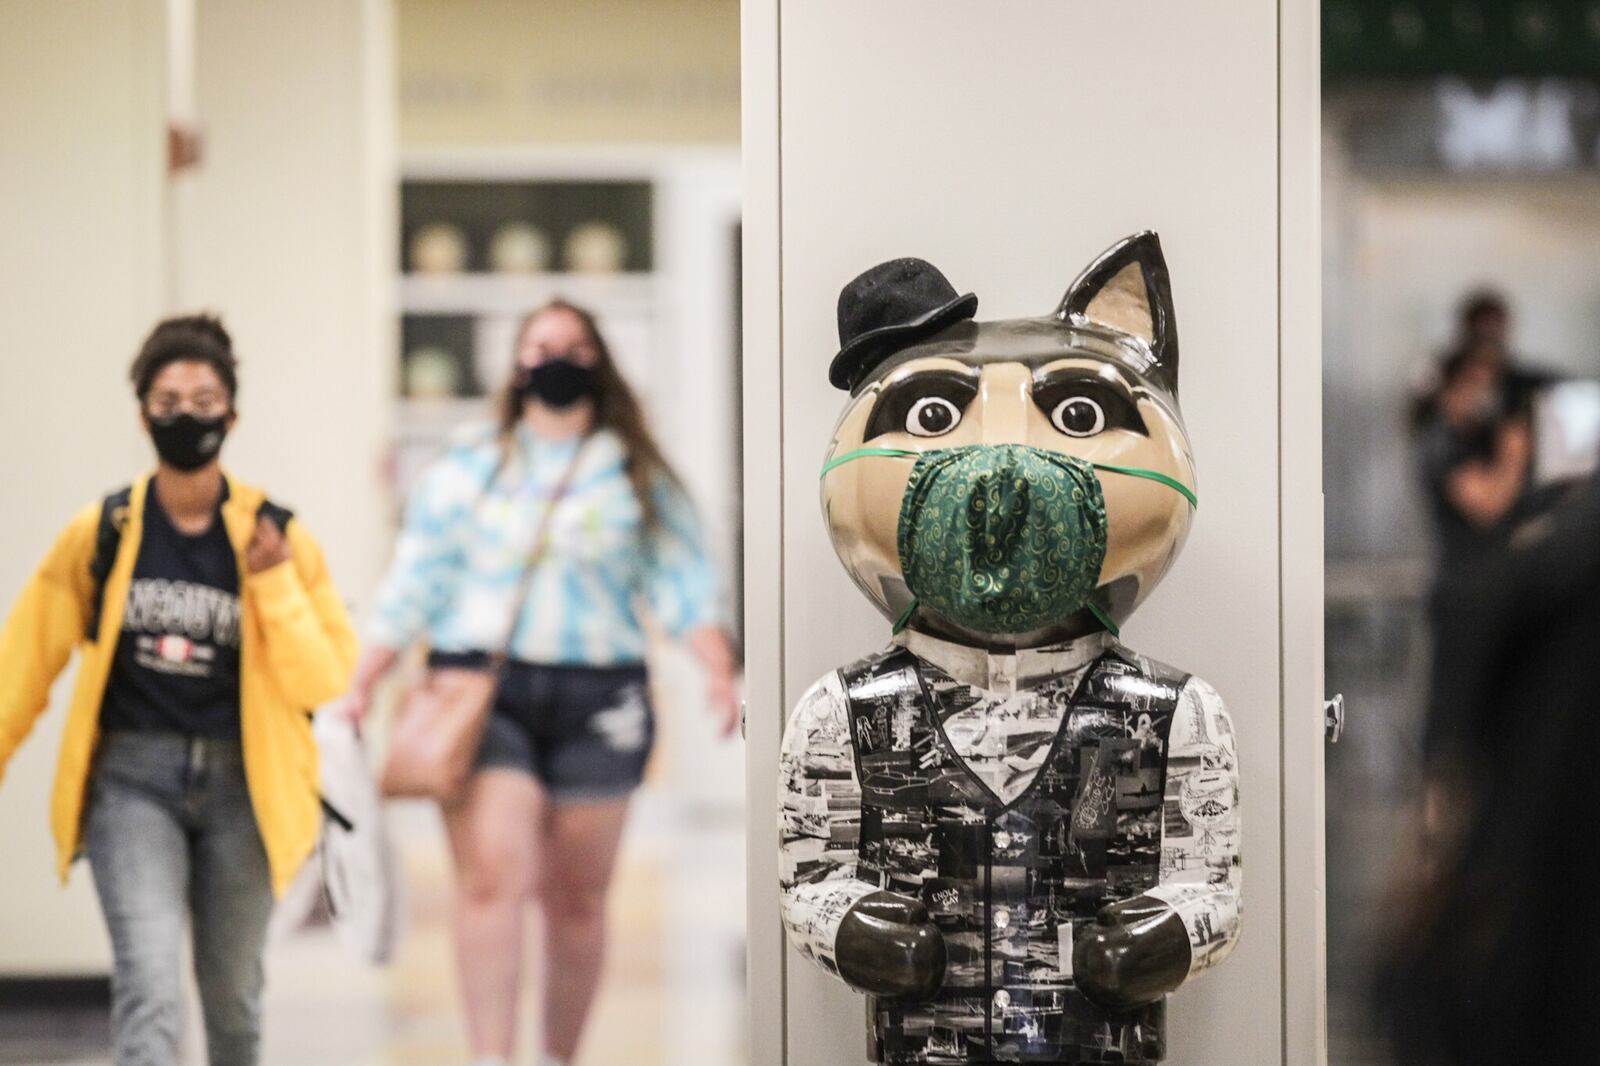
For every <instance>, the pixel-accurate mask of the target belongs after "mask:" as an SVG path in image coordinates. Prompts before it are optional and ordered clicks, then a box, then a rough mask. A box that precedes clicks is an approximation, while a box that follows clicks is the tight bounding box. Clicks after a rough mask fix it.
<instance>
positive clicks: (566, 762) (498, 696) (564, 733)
mask: <svg viewBox="0 0 1600 1066" xmlns="http://www.w3.org/2000/svg"><path fill="white" fill-rule="evenodd" d="M432 659H433V662H434V663H435V664H436V665H446V664H450V665H460V663H459V661H458V659H457V657H456V656H448V657H446V656H443V655H438V654H435V655H434V656H433V657H432ZM654 744H655V714H654V713H653V712H652V710H651V707H650V690H649V685H648V683H647V679H646V676H645V668H644V665H643V664H629V665H624V666H546V665H542V664H537V663H525V662H518V661H515V660H513V661H511V662H508V663H506V665H505V667H504V669H503V671H502V673H501V675H500V688H499V691H498V692H496V693H495V700H494V710H493V713H491V714H490V715H489V724H488V726H487V728H486V729H485V730H484V734H483V745H482V747H480V748H479V749H478V761H477V769H478V770H480V771H481V770H517V771H520V772H522V773H525V774H528V775H529V776H531V777H533V778H534V779H535V780H537V781H538V782H539V783H540V784H541V785H542V786H544V790H545V793H546V794H547V795H548V796H549V797H550V799H551V801H552V802H555V803H590V802H596V801H601V800H608V799H616V798H619V797H622V796H626V795H627V794H628V793H630V792H632V791H633V790H634V789H635V788H638V787H639V783H640V782H641V781H642V780H643V779H644V768H645V763H646V762H647V761H648V760H649V758H650V749H651V747H652V746H653V745H654Z"/></svg>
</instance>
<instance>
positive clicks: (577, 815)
mask: <svg viewBox="0 0 1600 1066" xmlns="http://www.w3.org/2000/svg"><path fill="white" fill-rule="evenodd" d="M552 499H554V501H555V502H554V509H553V511H552V510H551V506H552V504H551V501H552ZM547 511H549V512H550V521H549V524H548V527H546V528H547V529H548V533H547V540H546V542H545V545H544V548H543V549H542V553H541V554H539V560H538V563H537V565H536V567H535V568H534V570H533V571H532V574H531V579H530V580H529V583H528V591H527V595H526V598H525V599H524V600H523V601H522V603H521V604H520V614H518V616H517V618H516V619H515V622H514V625H513V627H512V630H511V633H512V636H511V641H510V649H509V655H508V657H507V662H506V663H505V666H504V668H503V671H502V673H501V678H500V685H499V690H498V693H497V695H496V698H495V702H494V706H493V710H492V713H491V715H490V719H489V724H488V728H487V730H486V732H485V736H484V739H483V743H482V747H481V749H480V752H479V755H478V759H477V768H476V770H475V772H474V774H473V777H472V779H471V782H470V784H469V785H468V787H467V790H466V793H465V795H464V796H463V798H462V799H460V800H459V801H457V802H455V803H452V804H449V805H447V807H446V809H445V811H444V818H445V826H446V831H447V834H448V836H449V841H450V848H451V852H452V855H453V857H454V860H455V865H456V871H457V885H456V893H457V898H456V906H455V932H456V941H457V954H458V965H459V968H460V979H461V985H462V990H463V994H464V999H465V1007H466V1015H467V1027H468V1035H469V1038H470V1041H471V1045H472V1051H473V1054H474V1055H475V1056H476V1061H477V1062H478V1063H480V1064H483V1066H503V1064H506V1063H509V1062H510V1060H511V1057H512V1054H513V1046H514V1043H515V1032H516V1020H517V1019H516V1013H517V1002H518V995H519V988H520V984H521V977H522V966H523V960H522V945H523V932H522V931H523V916H524V907H525V903H526V901H527V900H528V898H529V895H530V891H531V892H533V894H534V895H535V897H536V898H537V900H538V902H539V904H540V905H541V907H542V909H543V912H544V917H545V923H544V924H545V938H544V943H545V950H546V954H547V960H546V966H545V967H544V970H543V972H544V975H545V981H546V987H545V989H544V1005H545V1007H544V1024H545V1035H544V1058H542V1059H541V1060H540V1061H541V1063H542V1064H545V1066H566V1064H568V1063H570V1062H571V1061H572V1059H573V1056H574V1054H575V1052H576V1049H577V1047H578V1042H579V1038H580V1036H581V1034H582V1031H583V1025H584V1021H585V1018H586V1016H587V1014H588V1011H589V1007H590V1005H591V1003H592V1001H593V999H594V995H595V991H596V988H597V987H598V984H599V979H600V970H601V963H602V958H603V954H604V947H605V899H606V894H607V890H608V888H609V885H610V881H611V876H612V871H613V868H614V865H615V861H616V855H617V847H618V844H619V842H620V839H621V836H622V829H623V823H624V819H625V815H626V812H627V806H628V798H629V796H630V794H631V793H632V791H633V790H634V789H635V788H636V787H637V786H638V785H639V783H640V781H641V779H642V776H643V773H644V768H645V763H646V760H647V758H648V756H649V753H650V749H651V746H652V743H653V740H654V735H655V730H654V722H653V714H652V711H651V708H650V704H649V699H648V686H647V678H646V675H645V666H644V662H645V652H646V648H647V644H648V635H647V630H646V627H645V624H644V620H643V619H642V618H641V616H640V612H639V607H640V606H641V605H642V606H643V607H644V608H645V610H646V612H647V614H648V615H649V616H650V618H651V620H652V621H653V622H654V624H655V626H657V627H659V629H660V630H661V631H662V632H664V633H665V635H667V636H669V637H673V638H683V639H685V640H686V641H687V642H688V644H689V646H690V647H691V648H692V649H693V650H694V652H695V653H696V655H697V657H698V658H699V660H700V662H701V663H702V664H703V666H704V668H705V671H706V675H707V677H708V679H709V685H710V696H711V702H712V709H713V711H714V713H715V714H716V715H717V716H718V719H719V721H720V724H721V727H722V731H723V732H724V734H729V733H732V731H733V730H734V729H736V728H737V725H738V716H739V708H738V697H737V693H736V681H735V676H734V670H735V662H734V654H733V649H732V647H731V645H730V642H729V640H728V638H727V636H726V635H725V634H724V631H723V630H722V629H721V628H720V626H719V625H718V611H717V605H716V598H717V589H716V584H717V583H716V579H715V574H714V571H713V569H712V566H711V563H710V562H709V560H708V559H707V557H706V554H705V550H704V547H703V545H702V543H701V535H700V531H699V526H698V522H697V520H696V518H695V515H694V512H693V509H692V507H691V505H690V502H689V500H688V498H687V496H686V495H685V494H684V492H683V490H682V488H681V486H680V485H679V483H678V481H677V479H676V477H675V476H674V475H673V473H672V471H671V469H670V468H669V467H668V465H667V463H666V461H665V459H664V458H663V457H662V455H661V452H660V449H659V448H658V447H657V445H656V443H655V441H654V439H653V438H652V436H651V434H650V431H649V429H648V427H647V426H646V424H645V421H644V416H643V414H642V412H641V410H640V407H639V404H638V402H637V400H636V399H635V397H634V395H633V392H632V390H631V389H630V388H629V387H628V385H627V383H626V382H625V381H624V380H623V378H622V376H621V375H620V373H619V372H618V370H617V367H616V364H615V362H614V361H613V359H612V356H611V353H610V350H609V349H608V348H607V346H606V343H605V340H604V339H603V337H602V336H601V334H600V331H599V329H598V328H597V327H596V325H595V321H594V319H593V317H592V316H591V315H590V314H589V313H588V312H586V311H583V310H581V309H579V308H576V307H574V306H572V305H570V304H567V303H563V302H554V303H551V304H549V305H547V306H545V307H543V308H540V309H539V310H537V311H535V312H534V313H533V314H531V315H530V316H529V317H528V318H527V319H526V321H525V322H524V323H523V326H522V329H521V331H520V333H519V336H518V341H517V349H516V367H515V372H514V376H513V378H512V380H511V382H510V383H509V384H508V385H507V386H506V388H505V391H504V394H503V398H502V405H501V417H500V421H499V425H498V426H496V427H493V428H485V429H484V430H481V431H478V432H476V433H475V434H473V435H471V436H470V437H469V438H468V439H467V440H465V441H464V442H463V443H461V444H460V445H459V446H457V447H455V448H454V449H453V450H451V451H450V452H448V453H447V454H446V455H444V456H443V457H442V458H441V459H439V460H438V461H437V462H436V463H434V465H433V466H431V467H430V468H429V469H428V470H427V471H426V472H425V473H424V474H423V476H422V478H421V480H420V482H419V484H418V486H417V488H416V489H415V491H414V492H413V494H412V498H411V501H410V503H409V505H408V509H407V514H406V519H405V528H404V529H403V531H402V533H401V535H400V539H399V542H398V544H397V546H396V549H395V555H394V560H393V562H392V564H391V565H390V568H389V571H388V574H387V575H386V577H385V578H384V581H383V583H382V586H381V588H380V591H379V595H378V600H377V605H376V610H375V614H374V617H373V619H372V625H371V627H370V630H369V632H368V637H369V645H368V649H367V651H366V653H365V655H364V656H363V658H362V661H361V664H360V666H359V668H358V669H357V672H356V681H355V685H354V687H353V689H352V692H351V695H350V699H349V701H348V710H349V713H350V714H351V715H352V716H354V717H356V718H357V719H358V720H359V719H360V718H361V717H362V716H363V715H364V714H365V713H366V710H367V707H368V705H369V703H370V701H371V698H372V693H373V689H374V687H375V685H376V684H377V682H378V680H379V679H380V678H381V677H382V676H383V675H384V674H385V673H386V672H388V670H389V669H390V668H391V667H392V666H393V665H394V663H395V662H396V661H397V659H398V657H399V655H400V653H401V651H402V650H403V649H405V648H406V647H407V646H408V645H410V644H412V643H413V642H415V641H418V640H422V641H425V642H426V644H427V645H428V648H429V661H430V664H432V665H438V666H482V665H484V664H486V663H487V661H488V660H489V657H490V655H491V654H492V653H494V652H497V651H498V650H500V645H501V643H502V642H503V641H504V638H505V620H506V617H507V616H508V615H510V614H513V613H515V612H517V611H518V607H519V605H518V604H517V602H516V600H515V596H516V591H517V586H518V584H519V581H518V578H519V575H520V574H521V572H522V570H523V568H524V567H525V565H526V564H527V561H528V557H529V556H530V555H532V554H534V553H535V552H536V551H539V549H537V548H536V546H535V543H534V542H535V540H536V539H537V538H538V536H539V532H538V531H539V530H540V529H541V527H542V526H544V523H545V519H546V512H547Z"/></svg>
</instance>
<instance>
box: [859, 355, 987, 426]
mask: <svg viewBox="0 0 1600 1066" xmlns="http://www.w3.org/2000/svg"><path fill="white" fill-rule="evenodd" d="M977 396H978V377H977V374H976V373H975V372H974V373H970V374H969V373H963V372H960V371H954V370H945V369H934V370H925V371H923V372H921V373H919V374H911V375H909V376H907V377H904V378H901V379H899V380H898V381H893V382H890V383H889V385H888V386H886V387H885V388H884V390H883V393H882V394H881V395H880V396H879V397H878V399H877V401H876V402H875V403H874V404H873V406H872V414H871V416H870V417H869V418H868V419H867V430H866V436H865V437H864V438H863V439H864V440H872V439H873V438H875V437H881V436H883V435H885V434H888V433H909V434H911V435H912V436H914V437H941V436H943V435H944V434H946V433H949V432H950V431H951V430H953V429H955V428H956V427H957V426H958V425H960V424H961V412H963V411H965V410H966V409H967V408H968V407H969V406H970V405H971V404H972V401H973V400H975V399H976V398H977Z"/></svg>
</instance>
